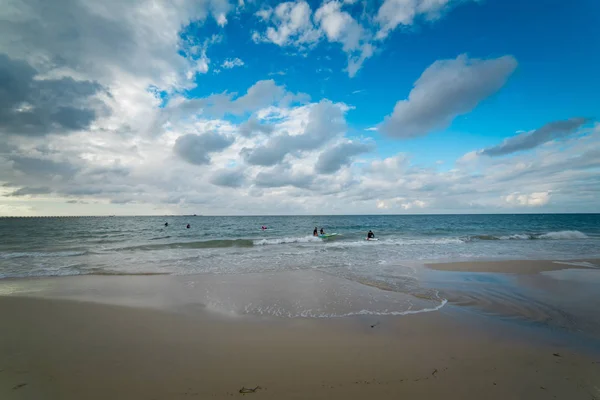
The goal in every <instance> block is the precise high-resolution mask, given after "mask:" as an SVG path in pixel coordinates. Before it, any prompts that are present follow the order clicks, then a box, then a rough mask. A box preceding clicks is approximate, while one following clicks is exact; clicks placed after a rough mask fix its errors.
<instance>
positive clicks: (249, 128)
mask: <svg viewBox="0 0 600 400" xmlns="http://www.w3.org/2000/svg"><path fill="white" fill-rule="evenodd" d="M274 129H275V128H274V127H273V125H269V124H261V123H260V121H259V120H258V118H256V116H251V117H250V118H248V120H246V121H245V122H243V123H241V124H240V127H239V133H240V135H242V136H244V137H250V136H253V135H255V134H260V133H262V134H263V135H270V134H271V133H272V132H273V130H274Z"/></svg>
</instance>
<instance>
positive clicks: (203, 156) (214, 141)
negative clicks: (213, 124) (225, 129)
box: [173, 132, 233, 165]
mask: <svg viewBox="0 0 600 400" xmlns="http://www.w3.org/2000/svg"><path fill="white" fill-rule="evenodd" d="M232 143H233V138H232V137H229V136H226V135H223V134H220V133H216V132H206V133H203V134H201V135H197V134H194V133H190V134H187V135H183V136H179V137H178V138H177V140H176V141H175V145H174V146H173V151H174V152H175V154H177V155H178V156H179V157H181V158H182V159H183V160H185V161H187V162H189V163H190V164H194V165H205V164H210V156H209V155H210V153H214V152H217V151H221V150H224V149H226V148H227V147H229V146H230V145H231V144H232Z"/></svg>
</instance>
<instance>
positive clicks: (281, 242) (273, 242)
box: [254, 236, 321, 246]
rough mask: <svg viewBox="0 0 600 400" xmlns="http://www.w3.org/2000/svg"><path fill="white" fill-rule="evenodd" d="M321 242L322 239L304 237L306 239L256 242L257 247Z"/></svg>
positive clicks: (275, 239)
mask: <svg viewBox="0 0 600 400" xmlns="http://www.w3.org/2000/svg"><path fill="white" fill-rule="evenodd" d="M311 242H321V239H320V238H318V237H315V236H304V237H284V238H273V239H260V240H255V241H254V245H255V246H265V245H275V244H287V243H311Z"/></svg>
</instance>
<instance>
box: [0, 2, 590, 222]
mask: <svg viewBox="0 0 600 400" xmlns="http://www.w3.org/2000/svg"><path fill="white" fill-rule="evenodd" d="M599 16H600V3H598V2H596V1H592V0H580V1H577V2H574V3H570V4H569V3H567V2H564V1H558V0H547V1H544V2H540V1H517V0H436V1H425V0H380V1H365V2H361V1H352V0H324V1H310V2H308V3H307V2H305V1H303V0H297V1H290V2H268V3H264V2H260V3H259V2H252V1H247V0H246V1H245V2H244V1H239V0H236V1H233V0H232V1H227V0H209V1H207V2H204V3H202V4H198V3H197V2H194V1H191V0H180V1H179V3H178V7H173V3H172V2H167V1H164V2H162V1H159V2H153V3H151V2H148V1H142V0H140V1H137V2H136V1H132V2H126V3H123V2H120V1H116V0H115V1H107V2H104V3H101V4H97V3H93V2H90V1H87V0H60V1H58V2H57V3H56V5H55V7H54V8H51V9H50V8H49V9H44V8H40V6H39V5H38V4H37V3H35V2H34V1H33V0H9V7H6V8H5V9H3V10H2V11H0V17H2V19H3V20H5V21H9V23H7V24H5V27H3V28H2V31H0V33H2V35H0V36H1V37H2V38H1V39H0V61H1V63H0V72H2V71H4V72H3V73H4V74H5V75H6V76H7V77H8V79H5V80H4V81H1V80H0V82H1V83H0V85H9V84H10V86H7V88H8V90H7V91H6V92H5V93H9V94H6V95H3V96H4V98H2V97H0V101H2V102H3V104H5V105H6V107H5V109H6V110H8V111H6V115H4V119H5V121H7V122H6V123H3V124H0V138H3V143H2V146H0V163H2V165H4V166H6V168H5V172H3V174H0V183H1V184H2V185H3V186H2V188H3V191H2V192H0V214H6V215H13V214H68V213H76V214H107V213H108V214H139V213H142V214H156V213H159V214H161V213H182V212H187V211H189V210H191V209H193V210H198V209H200V212H203V213H206V214H228V213H234V214H264V213H282V214H285V213H292V214H302V213H315V212H318V213H327V212H336V213H338V212H339V210H340V209H344V207H346V208H347V211H348V213H380V212H383V213H388V212H389V213H402V212H420V213H427V212H434V213H435V212H467V213H468V212H570V211H588V212H598V211H600V205H599V203H598V200H597V198H598V197H597V196H595V194H596V191H598V189H600V188H599V187H598V180H597V178H596V176H597V172H598V168H599V165H598V164H597V162H595V161H593V160H594V159H595V155H596V153H595V151H596V148H597V146H600V145H599V144H598V142H599V140H598V135H599V133H598V132H599V131H600V128H598V124H597V120H598V117H599V116H598V111H599V109H600V107H599V103H598V100H597V94H598V93H599V92H600V79H598V77H597V75H598V73H597V65H598V64H599V61H600V60H598V58H599V57H600V41H598V38H600V21H599V18H600V17H599ZM40 21H42V22H43V23H40ZM2 57H4V58H2ZM19 71H21V72H19ZM22 71H28V72H27V73H24V72H22ZM40 82H41V83H40ZM0 89H2V88H1V87H0ZM41 93H46V94H47V93H50V98H51V99H50V100H49V101H42V100H39V99H40V94H41ZM53 96H54V97H53ZM0 116H1V115H0ZM32 121H33V122H32ZM34 166H37V168H34ZM39 166H45V168H42V170H39V169H40V167H39ZM483 188H485V189H483ZM582 188H585V189H582ZM469 191H470V192H471V195H469ZM316 199H318V200H316ZM232 210H233V211H232Z"/></svg>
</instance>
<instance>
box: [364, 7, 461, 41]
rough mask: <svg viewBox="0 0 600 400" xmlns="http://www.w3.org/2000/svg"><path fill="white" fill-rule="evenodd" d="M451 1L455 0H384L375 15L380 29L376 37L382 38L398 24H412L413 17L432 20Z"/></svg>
mask: <svg viewBox="0 0 600 400" xmlns="http://www.w3.org/2000/svg"><path fill="white" fill-rule="evenodd" d="M451 3H458V1H457V0H384V2H383V4H382V5H381V7H379V10H378V12H377V15H376V16H375V21H376V22H377V23H378V24H379V26H380V29H379V31H378V32H377V38H378V39H383V38H385V37H387V36H388V35H389V33H390V32H391V31H393V30H394V29H396V27H397V26H398V25H412V24H413V23H414V22H415V19H416V18H417V17H419V16H423V17H425V18H426V19H429V20H433V19H436V18H438V17H439V16H440V15H441V12H442V11H443V10H444V9H445V8H446V7H448V6H449V5H450V4H451Z"/></svg>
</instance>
